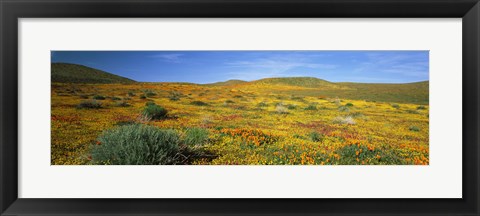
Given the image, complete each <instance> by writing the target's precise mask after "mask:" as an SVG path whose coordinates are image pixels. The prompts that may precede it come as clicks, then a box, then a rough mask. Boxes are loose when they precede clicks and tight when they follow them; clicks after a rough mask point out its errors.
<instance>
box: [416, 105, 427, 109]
mask: <svg viewBox="0 0 480 216" xmlns="http://www.w3.org/2000/svg"><path fill="white" fill-rule="evenodd" d="M424 109H427V108H425V106H423V105H422V106H417V110H424Z"/></svg>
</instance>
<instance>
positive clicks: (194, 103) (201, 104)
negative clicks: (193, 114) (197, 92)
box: [190, 101, 208, 106]
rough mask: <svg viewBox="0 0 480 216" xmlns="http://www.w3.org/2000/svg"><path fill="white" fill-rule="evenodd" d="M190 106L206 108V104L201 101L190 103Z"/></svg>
mask: <svg viewBox="0 0 480 216" xmlns="http://www.w3.org/2000/svg"><path fill="white" fill-rule="evenodd" d="M190 104H192V105H195V106H208V103H205V102H203V101H192V102H191V103H190Z"/></svg>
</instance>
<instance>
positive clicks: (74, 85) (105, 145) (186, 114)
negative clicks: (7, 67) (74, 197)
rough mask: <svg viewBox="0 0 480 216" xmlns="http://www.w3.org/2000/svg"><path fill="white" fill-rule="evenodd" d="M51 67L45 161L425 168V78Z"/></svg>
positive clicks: (427, 157)
mask: <svg viewBox="0 0 480 216" xmlns="http://www.w3.org/2000/svg"><path fill="white" fill-rule="evenodd" d="M64 66H65V65H63V66H62V67H64ZM58 67H59V66H58V65H57V66H55V67H53V66H52V86H51V142H52V143H51V164H52V165H69V164H82V165H87V164H177V165H428V164H429V107H428V82H419V83H409V84H361V83H333V82H328V81H325V80H321V79H317V78H309V77H297V78H267V79H261V80H257V81H251V82H245V81H240V80H232V81H227V82H221V83H213V84H202V85H201V84H193V83H140V82H134V81H131V80H121V81H120V82H119V83H103V82H102V83H85V82H83V81H82V80H81V78H78V77H77V78H75V79H68V77H67V78H65V76H63V77H62V76H61V74H60V75H59V74H58V73H56V72H55V73H54V69H55V70H59V71H61V70H60V69H58ZM54 75H55V77H54ZM57 76H58V77H57ZM105 77H106V78H105V79H107V80H108V79H109V77H108V76H105ZM113 79H114V80H115V79H116V78H113ZM75 80H77V81H78V80H80V81H78V82H77V81H75ZM137 143H138V144H137ZM132 145H133V146H132Z"/></svg>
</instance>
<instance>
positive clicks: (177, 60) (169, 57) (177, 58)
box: [150, 53, 184, 63]
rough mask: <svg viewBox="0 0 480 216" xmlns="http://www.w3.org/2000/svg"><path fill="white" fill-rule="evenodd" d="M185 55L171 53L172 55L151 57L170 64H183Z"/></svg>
mask: <svg viewBox="0 0 480 216" xmlns="http://www.w3.org/2000/svg"><path fill="white" fill-rule="evenodd" d="M183 55H184V54H179V53H171V54H158V55H152V56H150V57H152V58H158V59H162V60H163V61H165V62H170V63H180V62H181V58H180V57H181V56H183Z"/></svg>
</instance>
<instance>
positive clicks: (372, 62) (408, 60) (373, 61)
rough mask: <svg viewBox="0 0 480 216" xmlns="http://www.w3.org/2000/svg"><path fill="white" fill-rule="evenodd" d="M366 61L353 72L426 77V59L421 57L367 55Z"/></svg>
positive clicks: (410, 55)
mask: <svg viewBox="0 0 480 216" xmlns="http://www.w3.org/2000/svg"><path fill="white" fill-rule="evenodd" d="M366 56H367V61H365V62H362V63H361V64H360V66H359V67H358V68H356V69H355V70H354V72H356V73H361V72H382V73H390V74H399V75H404V76H410V77H425V75H428V59H424V56H423V55H412V54H409V55H407V54H395V55H392V54H388V53H386V54H384V53H368V54H367V55H366Z"/></svg>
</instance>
